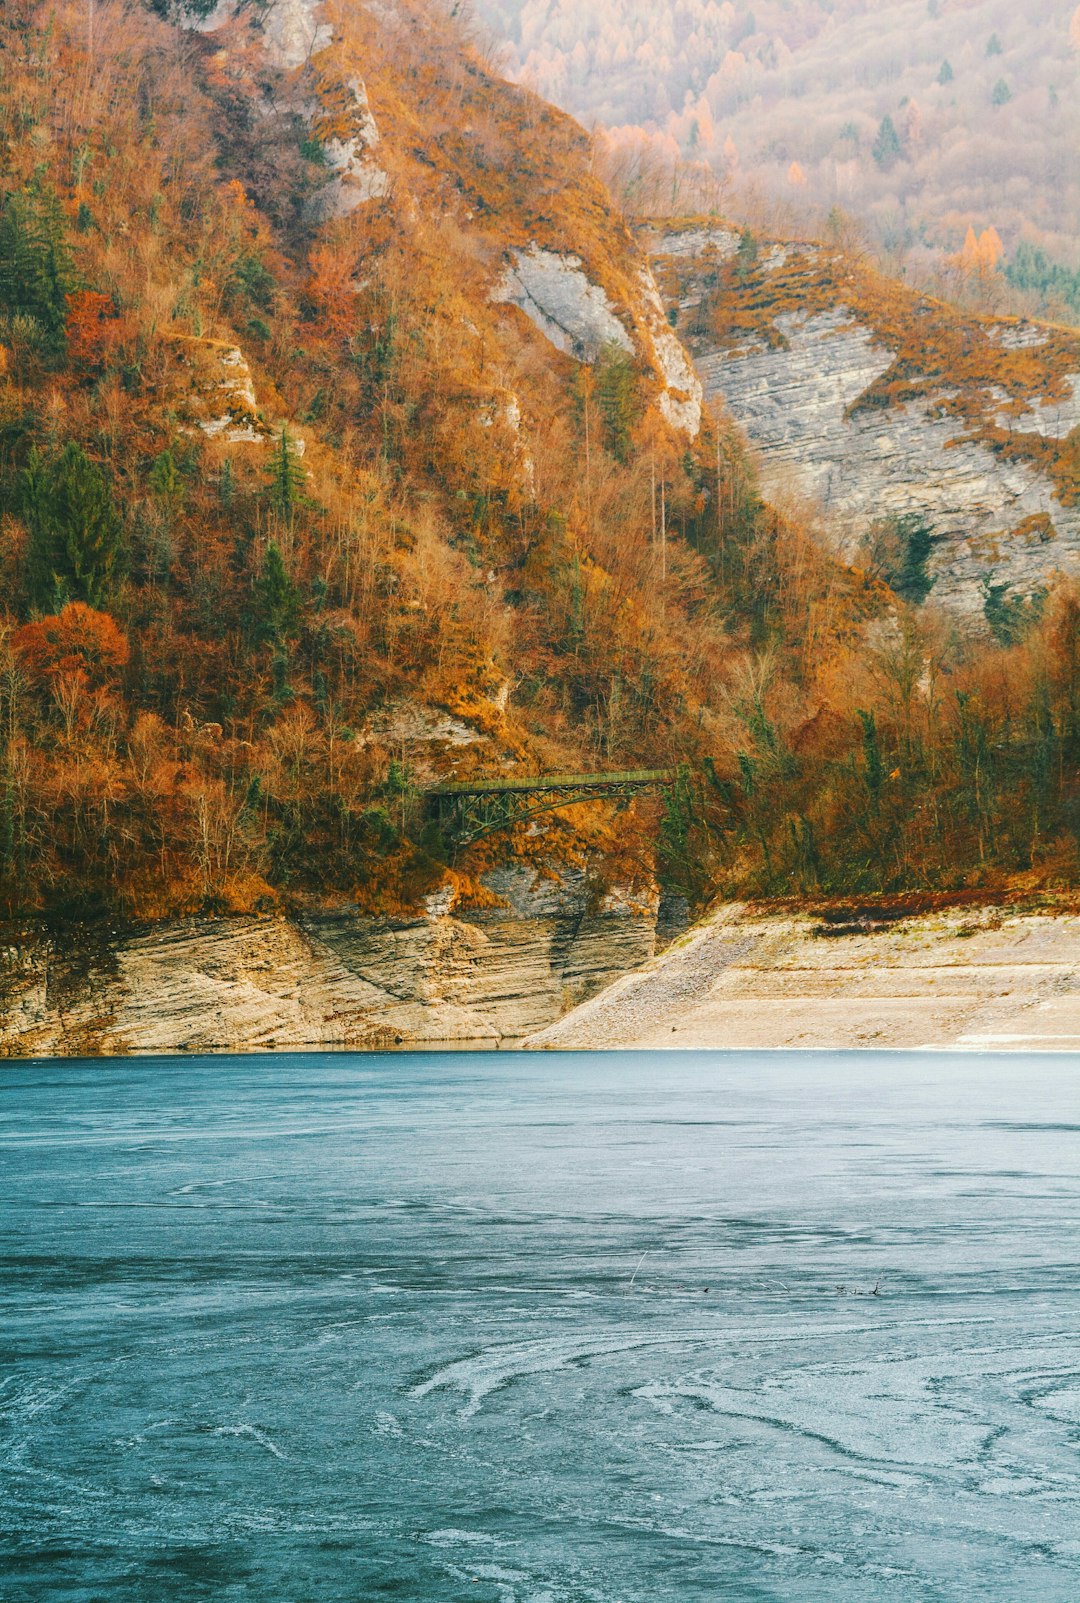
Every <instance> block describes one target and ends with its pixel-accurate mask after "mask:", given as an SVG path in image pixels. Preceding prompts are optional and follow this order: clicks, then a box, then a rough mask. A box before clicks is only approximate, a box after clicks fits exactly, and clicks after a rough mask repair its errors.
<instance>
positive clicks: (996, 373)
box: [649, 225, 1080, 622]
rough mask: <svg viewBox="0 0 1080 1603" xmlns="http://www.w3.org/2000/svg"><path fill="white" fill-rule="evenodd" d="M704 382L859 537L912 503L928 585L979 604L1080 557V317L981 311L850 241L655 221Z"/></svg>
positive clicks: (1071, 566)
mask: <svg viewBox="0 0 1080 1603" xmlns="http://www.w3.org/2000/svg"><path fill="white" fill-rule="evenodd" d="M649 238H650V248H651V251H652V254H653V257H654V261H655V263H656V265H657V270H658V272H659V273H660V276H661V278H662V280H663V282H664V283H665V285H666V287H667V290H668V293H669V295H670V296H671V297H672V298H673V299H675V300H677V301H678V303H679V305H680V327H681V328H682V330H683V331H684V332H685V334H686V336H687V338H688V340H689V341H690V344H691V347H692V349H693V352H694V355H695V360H696V363H697V367H698V371H699V373H700V375H701V378H702V380H703V382H704V385H705V388H706V392H707V394H708V395H709V396H710V397H711V398H713V399H715V400H719V401H722V402H723V404H724V405H726V406H727V407H728V408H729V409H730V411H731V413H732V415H733V416H734V417H735V419H736V420H737V421H738V422H739V423H740V424H742V426H743V427H745V429H746V430H747V433H748V434H749V437H750V439H751V440H752V441H753V443H754V444H755V445H756V446H757V447H758V448H759V450H760V451H761V453H762V459H763V461H764V463H765V464H766V469H767V473H766V487H767V486H768V483H769V482H770V480H771V481H772V482H774V483H775V482H778V481H779V480H780V479H782V478H787V479H789V480H794V481H795V482H796V483H797V484H798V485H799V486H800V487H801V488H803V489H804V490H806V491H808V492H809V493H810V494H811V495H813V496H815V497H816V498H817V499H819V500H820V502H821V504H822V505H823V506H824V507H825V509H826V510H827V511H828V512H829V513H830V514H832V516H833V517H834V519H835V520H836V523H837V526H838V529H839V531H840V533H841V536H842V538H843V539H845V540H846V541H847V544H848V549H849V550H850V551H851V552H852V553H853V554H854V552H855V551H856V550H857V549H858V547H859V545H860V544H865V542H866V541H867V539H868V537H871V536H872V535H873V532H874V531H875V529H876V530H877V531H879V532H880V530H881V529H882V526H883V525H884V524H885V523H887V522H888V521H889V520H893V521H894V522H895V520H898V519H899V520H904V519H907V520H911V519H915V520H917V521H918V523H919V524H920V526H921V528H922V530H923V538H924V539H925V540H926V541H927V542H929V543H930V544H932V548H933V549H932V550H929V549H928V550H927V552H926V575H927V581H928V584H930V585H932V589H931V591H930V593H931V594H932V596H933V599H934V600H935V601H936V602H938V603H940V604H942V605H944V606H946V607H948V608H949V609H950V610H952V611H954V612H957V613H959V614H962V615H964V616H966V617H967V618H969V619H974V620H976V621H980V622H981V620H982V614H983V611H984V606H985V602H986V597H987V590H988V587H995V588H997V589H998V592H999V593H1000V594H1004V595H1017V596H1021V597H1030V596H1032V595H1033V594H1035V593H1037V592H1040V591H1041V590H1043V589H1045V587H1046V585H1047V583H1048V581H1049V579H1050V576H1051V575H1052V574H1053V573H1055V572H1056V571H1065V572H1070V573H1071V572H1075V571H1076V570H1077V567H1078V566H1080V334H1077V333H1075V332H1073V331H1071V330H1068V329H1060V328H1056V327H1053V326H1050V325H1046V324H1037V323H1031V322H1022V321H1017V320H1013V319H1001V318H998V319H992V318H977V317H973V316H969V315H965V314H962V313H960V312H958V311H956V310H955V309H953V308H952V307H949V306H946V305H944V304H942V303H941V302H938V301H932V300H929V299H927V298H926V297H922V296H919V295H916V294H915V293H913V292H912V291H909V290H907V289H906V288H904V287H903V286H902V285H900V284H898V283H896V282H894V281H891V280H889V279H887V278H884V277H883V276H882V275H881V274H880V273H878V272H876V271H875V270H874V269H873V268H870V267H868V266H866V265H865V264H863V263H860V262H858V261H856V260H854V259H852V258H851V257H850V256H847V255H845V254H844V253H843V252H841V251H838V250H833V249H828V248H826V247H824V246H820V245H813V244H798V243H769V242H767V241H765V242H760V243H759V242H756V241H753V240H751V239H750V236H749V235H746V236H740V235H739V234H738V233H736V232H735V231H734V230H731V229H726V228H716V227H713V226H710V225H704V226H701V227H694V226H682V225H680V226H676V227H673V228H672V229H670V230H668V231H658V232H655V233H653V234H651V235H650V236H649Z"/></svg>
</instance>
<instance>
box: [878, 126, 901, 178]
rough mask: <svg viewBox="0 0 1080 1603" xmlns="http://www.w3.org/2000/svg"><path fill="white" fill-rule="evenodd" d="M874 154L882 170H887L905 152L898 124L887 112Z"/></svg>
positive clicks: (879, 130) (879, 129)
mask: <svg viewBox="0 0 1080 1603" xmlns="http://www.w3.org/2000/svg"><path fill="white" fill-rule="evenodd" d="M872 154H873V157H874V160H875V161H876V162H877V164H878V166H879V167H880V168H881V170H882V172H887V171H888V169H889V168H890V167H892V166H893V165H894V163H895V162H897V161H899V159H900V157H901V155H902V154H903V151H902V149H901V146H900V135H899V134H898V133H897V131H896V124H895V123H894V122H893V120H892V118H891V117H890V116H888V115H887V114H886V116H884V117H882V119H881V124H880V126H879V128H878V131H877V138H876V139H875V140H874V148H873V152H872Z"/></svg>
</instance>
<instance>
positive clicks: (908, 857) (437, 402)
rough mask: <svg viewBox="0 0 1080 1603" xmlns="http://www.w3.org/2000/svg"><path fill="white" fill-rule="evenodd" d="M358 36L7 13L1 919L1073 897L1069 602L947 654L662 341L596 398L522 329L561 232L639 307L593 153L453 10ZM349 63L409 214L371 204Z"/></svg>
mask: <svg viewBox="0 0 1080 1603" xmlns="http://www.w3.org/2000/svg"><path fill="white" fill-rule="evenodd" d="M162 9H163V10H167V8H166V7H162ZM348 16H349V20H348V23H347V27H346V30H345V31H344V33H342V34H340V35H339V36H338V41H337V42H336V43H335V47H334V49H333V50H331V49H329V48H327V49H325V50H323V51H322V52H321V53H319V52H315V53H313V55H312V57H311V59H310V60H307V59H304V60H302V63H301V64H300V65H298V66H297V67H295V68H288V67H283V66H281V65H280V64H275V63H274V62H273V61H272V60H270V59H269V58H268V56H267V53H266V49H265V47H264V36H263V33H262V29H263V27H264V18H263V17H262V15H261V14H260V13H256V12H253V11H251V10H245V9H241V10H240V11H239V12H238V13H237V15H236V16H235V17H234V19H233V20H232V21H231V22H230V23H229V25H228V27H227V28H225V29H223V30H219V31H218V32H216V33H214V34H201V33H199V32H194V31H189V30H187V29H183V28H180V27H178V26H176V25H175V23H174V21H173V20H172V19H171V18H170V17H169V16H168V15H165V16H163V15H160V14H159V13H158V12H157V11H156V10H154V9H152V8H149V9H148V8H143V7H141V6H138V5H131V4H123V3H117V0H105V3H103V4H98V5H96V6H95V7H94V8H93V9H92V10H91V11H89V12H88V11H87V9H86V7H85V6H83V5H81V4H63V3H61V4H49V5H47V6H46V5H40V4H37V3H36V0H12V3H11V4H8V5H5V7H4V8H3V11H2V14H0V171H2V172H3V175H4V176H3V179H2V193H0V602H2V612H0V900H2V904H3V908H4V910H5V911H6V913H7V914H8V915H9V916H18V917H32V916H41V915H47V916H49V917H86V916H90V915H94V914H107V915H108V916H111V917H129V918H158V917H166V916H173V915H176V914H178V913H182V912H190V911H194V910H198V909H204V910H207V909H209V910H214V909H216V910H219V911H221V910H230V909H231V910H239V909H250V908H260V907H270V906H273V905H277V904H279V903H281V902H282V901H289V900H291V901H294V902H296V901H299V902H305V901H306V902H310V901H313V900H314V901H319V902H326V901H328V900H346V901H352V902H355V903H356V904H357V905H359V906H361V907H364V908H368V909H370V910H373V911H381V912H385V913H390V914H393V913H401V912H404V911H407V910H411V909H415V908H416V907H418V906H419V905H421V903H422V901H423V899H424V897H425V896H427V895H428V894H429V893H431V892H433V891H435V890H437V889H439V888H440V887H442V888H448V889H449V890H450V892H451V894H452V896H454V897H457V898H459V899H462V900H465V901H468V900H472V901H474V902H475V901H477V900H483V899H484V898H485V897H486V896H489V895H490V893H489V892H488V891H487V890H486V889H485V886H484V884H483V878H482V876H483V873H484V870H485V869H486V868H487V867H489V866H490V865H491V864H492V863H494V862H495V861H497V860H500V859H506V858H516V859H520V860H525V861H527V862H531V863H533V864H534V865H535V866H536V868H537V871H538V872H542V873H548V872H552V871H553V867H552V865H558V864H559V863H567V862H575V863H583V864H587V865H589V866H590V868H591V869H592V871H593V872H594V873H595V875H596V878H597V882H598V884H603V883H610V882H611V881H613V880H615V879H619V880H620V881H621V882H622V883H630V884H633V883H635V882H637V883H644V882H646V881H649V880H651V879H652V877H653V875H654V874H655V873H656V872H659V873H660V875H661V876H662V877H663V878H664V879H665V881H666V882H667V883H668V884H669V885H670V886H671V887H673V888H674V889H676V890H679V891H681V892H682V893H684V894H685V895H686V896H687V897H688V898H689V899H690V900H691V901H692V902H693V903H695V904H697V905H700V904H702V903H704V902H705V901H707V900H708V899H709V898H710V897H713V896H715V895H718V894H724V895H733V894H740V895H778V894H789V893H799V894H810V893H814V894H822V895H825V894H829V895H833V894H849V893H855V894H867V893H870V892H873V891H879V890H889V891H894V890H897V889H904V888H908V889H910V888H933V889H940V890H957V889H960V888H963V887H966V886H983V887H987V886H989V887H997V888H999V889H1000V888H1004V887H1008V886H1018V887H1023V888H1037V887H1042V886H1061V885H1069V884H1072V883H1073V882H1074V881H1075V879H1076V876H1077V864H1078V856H1077V854H1078V850H1080V786H1078V784H1077V768H1076V764H1077V758H1078V756H1080V594H1078V593H1077V592H1076V591H1075V589H1074V588H1073V587H1071V586H1070V585H1068V584H1067V583H1065V582H1064V581H1063V580H1057V579H1055V578H1054V577H1053V576H1049V577H1048V581H1047V588H1046V593H1045V595H1044V596H1043V597H1041V598H1040V600H1039V603H1038V605H1032V606H1028V607H1026V608H1019V609H1018V608H1016V607H1013V606H1010V604H1009V603H1008V601H1007V599H1006V600H1001V603H1000V605H999V606H998V607H997V608H996V610H995V609H994V608H991V610H990V612H989V613H988V617H989V618H990V619H991V622H992V624H993V630H992V634H988V636H987V638H986V639H982V640H978V641H971V640H964V639H962V638H959V637H958V636H957V635H956V633H955V630H954V628H953V626H952V625H950V624H949V623H948V622H947V621H946V620H944V619H942V618H938V617H936V616H934V615H933V614H932V613H928V612H926V611H922V612H920V611H918V610H916V605H917V603H918V601H919V600H920V599H921V597H920V595H919V594H918V589H917V587H916V588H915V590H914V591H913V590H912V589H911V587H910V586H906V587H905V582H904V571H905V570H904V565H903V559H902V556H901V557H897V552H898V551H899V550H901V548H903V550H907V548H908V546H910V539H911V531H910V530H904V529H897V528H891V527H885V526H883V527H882V528H881V529H880V530H879V531H877V533H876V535H875V539H874V541H873V542H871V544H870V545H869V546H868V548H867V550H866V552H865V553H864V558H863V559H862V560H860V562H859V563H857V564H855V565H848V564H843V563H841V562H839V561H837V560H836V559H835V558H834V557H833V556H831V555H830V554H829V553H828V551H827V550H825V549H823V548H822V547H821V546H820V545H819V544H818V543H816V541H815V539H814V538H813V531H812V528H811V525H810V520H808V521H807V524H806V526H805V527H804V526H803V525H802V524H801V523H800V522H799V520H797V519H793V518H792V517H791V516H790V515H788V516H786V517H783V518H782V517H780V516H779V515H777V514H776V513H775V512H773V511H771V510H770V509H769V508H768V507H766V506H764V505H763V504H762V502H761V500H760V497H759V495H758V493H757V490H756V487H755V478H754V470H753V464H752V462H751V460H750V459H749V457H748V455H747V453H746V451H745V449H744V447H743V446H742V445H741V443H740V441H739V440H738V439H737V438H736V437H735V436H734V434H733V432H732V431H731V429H730V428H728V427H726V426H725V425H724V424H723V421H722V420H717V421H716V422H710V423H707V424H706V426H705V428H704V429H703V430H702V432H701V434H700V435H699V436H698V437H696V438H693V439H692V438H690V437H689V435H688V434H686V433H685V432H679V430H678V429H676V428H675V427H673V426H672V425H671V424H670V422H669V421H668V420H667V419H666V417H665V415H664V412H663V409H662V407H661V406H660V405H659V404H658V400H657V388H656V375H655V373H654V372H653V371H651V370H650V368H649V365H648V363H647V362H646V361H645V360H644V358H643V355H642V348H641V346H640V343H638V344H636V345H634V346H633V349H630V348H628V349H624V348H623V347H622V346H621V345H620V344H617V343H612V344H608V345H605V346H604V347H603V348H602V349H600V350H599V351H598V352H597V353H596V354H595V357H594V359H593V360H591V361H589V360H579V359H578V357H577V356H575V355H568V354H565V353H564V352H562V351H560V350H557V349H556V348H555V346H553V345H552V344H550V342H549V341H548V340H546V339H545V338H544V337H543V335H542V334H541V333H540V332H538V331H537V329H536V328H535V327H534V326H533V325H532V324H531V323H530V322H529V321H528V319H527V318H526V317H524V316H523V314H522V313H521V312H520V311H518V310H517V308H515V307H511V306H506V305H504V304H499V303H496V302H493V299H492V294H491V290H492V285H493V283H494V282H495V280H496V279H497V277H498V274H499V273H500V272H501V270H502V267H503V264H504V262H505V260H506V254H507V252H508V251H509V250H510V249H512V248H514V247H518V246H523V245H525V244H527V243H529V242H530V241H532V240H536V239H539V240H540V241H541V243H543V244H544V245H545V246H548V245H550V246H551V247H552V248H554V249H560V250H568V251H573V252H574V253H575V258H576V259H578V260H583V261H584V262H585V263H586V264H587V265H588V266H589V268H590V270H591V271H592V273H593V274H594V276H595V277H596V278H597V279H598V280H600V281H601V282H602V283H603V284H604V287H605V291H606V293H607V294H608V295H609V296H610V298H611V301H612V304H614V305H616V306H618V307H621V308H622V309H623V311H624V312H625V314H626V315H627V316H628V317H629V316H630V313H631V311H632V307H633V304H635V303H634V302H633V296H634V295H635V294H640V280H641V273H642V270H643V269H642V259H641V258H640V256H639V255H638V254H637V247H636V245H635V244H634V241H633V239H632V237H631V235H630V234H629V232H628V231H627V230H626V228H625V226H624V224H623V223H622V221H621V219H620V217H619V214H618V212H617V210H616V208H615V207H614V206H613V205H612V204H611V202H610V201H609V200H608V198H607V197H606V196H605V194H604V192H603V190H602V189H601V186H600V184H599V181H598V180H597V178H596V177H595V176H594V174H593V172H592V152H591V149H590V144H589V140H588V139H587V137H586V136H585V135H584V134H583V133H582V132H581V130H580V129H579V128H577V126H576V125H575V124H573V123H572V122H571V121H570V120H569V119H568V118H566V117H565V116H563V115H561V114H560V113H557V112H555V111H553V110H552V109H551V108H548V107H546V106H544V105H543V104H542V103H541V102H539V101H538V100H536V99H535V98H533V97H532V96H531V95H530V94H528V93H527V92H525V91H522V90H520V89H518V88H516V87H513V86H511V85H508V84H505V83H503V82H502V81H500V80H499V79H498V78H497V76H495V75H494V74H493V72H492V70H491V69H490V67H489V66H488V65H486V64H485V61H484V60H483V59H482V57H481V56H480V55H479V54H478V50H477V47H476V45H475V43H473V42H471V41H470V39H469V38H468V37H467V36H466V35H465V34H464V33H463V32H462V29H461V25H460V23H459V22H458V21H457V20H455V19H452V18H450V17H448V16H447V15H446V14H445V13H444V12H443V11H441V10H437V9H434V8H431V7H425V6H422V5H420V4H417V5H415V6H413V7H409V8H406V7H401V8H399V11H398V13H397V15H396V20H395V19H393V18H390V17H389V16H388V15H387V14H386V13H385V12H384V11H383V10H382V9H381V8H380V10H379V12H378V14H377V15H376V13H375V12H374V11H372V12H367V11H366V10H364V9H363V8H361V7H353V8H351V10H350V12H349V13H348ZM301 54H302V53H301ZM360 60H362V61H363V63H364V76H365V84H366V98H365V106H364V118H365V127H366V128H368V130H369V131H368V133H367V135H366V137H367V138H368V139H369V141H370V140H371V139H373V137H374V136H373V134H372V133H371V131H370V128H372V127H374V126H376V125H377V127H378V130H379V133H380V136H381V142H380V144H379V145H378V152H377V153H378V161H379V164H380V165H379V173H380V178H379V181H378V182H377V183H375V182H371V181H370V175H369V181H368V182H367V188H366V190H365V196H366V198H365V201H364V204H362V205H359V206H356V207H354V208H353V209H351V210H348V211H345V212H343V211H342V209H341V208H340V207H337V208H335V207H334V206H333V205H330V204H328V201H327V197H328V196H329V195H331V194H332V193H333V191H332V182H333V168H332V165H331V162H330V156H331V155H332V154H333V151H334V148H335V147H334V142H335V141H338V143H339V145H340V141H341V139H342V138H343V137H344V134H345V132H347V127H346V124H347V122H348V116H347V113H348V108H349V105H351V104H352V101H350V100H349V99H348V97H345V99H344V100H343V93H342V87H341V86H342V84H343V83H346V84H348V85H350V86H352V87H350V90H349V94H350V96H352V97H353V99H355V94H356V90H355V82H354V80H355V72H356V66H355V63H356V62H357V61H360ZM297 84H299V85H300V87H299V88H297V87H296V86H297ZM343 108H344V109H343ZM369 124H370V127H369ZM635 286H637V287H636V288H635ZM630 345H631V342H630V341H629V340H628V341H627V346H628V347H630ZM223 408H224V411H223ZM890 553H892V555H891V556H890ZM999 599H1000V598H999ZM643 764H649V765H653V764H655V765H657V766H665V767H670V768H672V769H674V770H676V771H677V772H678V775H679V778H678V782H677V783H676V784H675V786H674V787H673V789H672V791H671V793H670V795H669V797H668V800H667V802H666V804H664V805H663V806H661V805H660V804H659V803H651V802H642V803H640V804H637V805H636V806H635V808H633V809H632V810H631V811H629V812H628V813H626V814H624V815H622V816H621V817H614V816H613V815H612V813H611V811H610V809H609V808H607V807H605V806H582V807H578V808H574V809H568V810H566V811H565V812H564V813H562V814H552V815H549V818H548V820H547V822H546V823H545V825H544V826H543V827H542V828H521V829H519V830H518V831H516V832H515V833H512V834H509V835H505V836H499V837H492V838H491V839H490V840H488V841H486V842H484V843H482V844H481V845H480V846H477V847H475V848H472V849H471V850H468V851H464V852H460V853H455V852H454V850H453V849H452V846H451V845H450V844H449V843H448V842H447V841H445V840H444V839H443V838H442V837H441V835H440V832H439V829H438V827H437V825H436V823H435V821H434V820H433V819H432V817H431V816H430V815H429V814H428V812H427V810H426V809H425V806H424V799H423V791H424V787H425V785H427V784H429V783H430V782H431V781H432V780H433V779H435V778H437V777H439V776H445V775H447V774H451V773H452V774H455V775H457V776H459V777H461V776H465V775H468V774H470V773H474V772H485V773H493V772H500V771H511V772H518V773H528V772H538V771H551V770H553V769H566V768H572V769H575V770H581V769H585V768H591V767H594V766H603V767H605V768H611V767H619V766H627V767H629V766H635V767H636V766H640V765H643Z"/></svg>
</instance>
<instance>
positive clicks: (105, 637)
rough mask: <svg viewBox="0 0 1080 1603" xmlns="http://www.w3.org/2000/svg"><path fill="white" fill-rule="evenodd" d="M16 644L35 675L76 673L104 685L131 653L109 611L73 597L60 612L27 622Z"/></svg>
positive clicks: (46, 678) (17, 633)
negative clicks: (96, 608) (98, 610)
mask: <svg viewBox="0 0 1080 1603" xmlns="http://www.w3.org/2000/svg"><path fill="white" fill-rule="evenodd" d="M13 645H14V647H15V650H16V652H17V654H18V656H19V658H20V659H21V661H22V663H23V666H24V667H25V668H26V669H27V671H28V672H29V673H30V674H31V675H32V676H33V677H34V678H37V679H40V680H43V681H50V680H53V679H56V678H59V677H60V676H61V675H63V676H65V677H72V676H74V677H76V678H77V679H79V680H81V681H82V682H84V683H86V684H90V685H100V684H103V683H105V682H106V681H107V680H108V679H110V678H111V677H112V676H113V675H114V674H115V672H116V670H117V669H119V668H124V667H126V666H127V662H128V658H129V656H130V652H129V648H128V642H127V637H126V636H125V635H124V633H123V631H122V630H121V629H120V628H119V626H118V625H117V623H116V621H115V619H113V618H111V617H110V616H109V614H108V613H107V612H95V611H94V609H93V607H88V606H87V605H86V604H85V602H82V601H70V602H69V603H68V605H67V606H66V607H64V608H63V610H62V611H61V612H59V613H56V614H53V615H51V616H49V617H47V618H39V619H37V620H36V621H35V622H33V623H26V624H23V626H22V628H21V629H17V630H16V631H15V635H14V639H13Z"/></svg>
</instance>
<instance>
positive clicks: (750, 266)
mask: <svg viewBox="0 0 1080 1603" xmlns="http://www.w3.org/2000/svg"><path fill="white" fill-rule="evenodd" d="M757 258H758V248H757V240H756V239H755V238H754V236H753V234H752V233H751V231H750V229H749V228H744V229H743V231H742V233H741V234H740V235H739V243H738V245H737V247H736V250H735V277H736V279H737V280H738V281H739V283H740V284H745V283H746V281H747V279H748V278H749V277H750V274H751V273H752V272H753V270H754V267H755V264H756V263H757Z"/></svg>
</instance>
